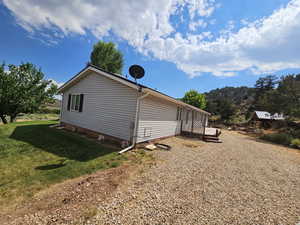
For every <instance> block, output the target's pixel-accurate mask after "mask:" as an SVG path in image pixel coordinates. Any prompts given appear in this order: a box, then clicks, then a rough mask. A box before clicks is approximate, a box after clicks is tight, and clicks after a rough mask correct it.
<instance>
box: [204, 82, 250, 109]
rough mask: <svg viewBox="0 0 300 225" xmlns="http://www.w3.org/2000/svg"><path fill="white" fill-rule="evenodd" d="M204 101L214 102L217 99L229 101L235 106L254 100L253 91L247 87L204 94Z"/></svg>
mask: <svg viewBox="0 0 300 225" xmlns="http://www.w3.org/2000/svg"><path fill="white" fill-rule="evenodd" d="M204 94H205V96H206V100H208V101H215V100H219V99H230V100H231V101H232V102H233V103H234V104H235V105H240V104H242V103H245V102H251V101H253V99H254V95H255V89H254V88H249V87H245V86H242V87H224V88H217V89H214V90H211V91H210V92H207V93H204Z"/></svg>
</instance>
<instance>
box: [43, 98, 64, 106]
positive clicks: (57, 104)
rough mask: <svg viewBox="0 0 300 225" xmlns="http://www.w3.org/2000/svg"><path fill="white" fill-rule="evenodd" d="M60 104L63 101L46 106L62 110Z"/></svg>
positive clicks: (56, 101)
mask: <svg viewBox="0 0 300 225" xmlns="http://www.w3.org/2000/svg"><path fill="white" fill-rule="evenodd" d="M60 104H61V100H59V99H55V102H54V103H51V104H50V103H49V104H46V106H47V107H51V108H60Z"/></svg>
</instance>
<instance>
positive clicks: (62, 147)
mask: <svg viewBox="0 0 300 225" xmlns="http://www.w3.org/2000/svg"><path fill="white" fill-rule="evenodd" d="M55 123H57V122H56V121H30V122H29V121H27V122H18V123H12V124H7V125H1V126H0V206H4V205H7V204H8V203H12V202H16V200H17V199H20V200H21V199H24V198H26V197H31V196H33V195H34V194H35V193H36V192H37V191H39V190H42V189H44V188H46V187H48V186H49V185H51V184H54V183H58V182H61V181H63V180H66V179H70V178H74V177H78V176H81V175H83V174H89V173H93V172H95V171H97V170H99V169H106V168H111V167H117V166H119V165H120V164H121V163H122V162H123V161H124V160H126V159H127V158H126V157H125V156H124V155H119V154H118V153H117V152H116V150H113V149H110V148H109V147H104V146H102V145H100V144H98V143H96V142H94V141H92V140H89V139H86V138H84V137H82V136H80V135H77V134H74V133H71V132H66V131H63V130H56V129H52V128H49V125H51V124H55Z"/></svg>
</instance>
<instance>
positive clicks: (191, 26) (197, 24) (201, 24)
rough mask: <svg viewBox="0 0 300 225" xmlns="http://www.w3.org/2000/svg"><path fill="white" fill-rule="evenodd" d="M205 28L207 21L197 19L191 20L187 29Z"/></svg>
mask: <svg viewBox="0 0 300 225" xmlns="http://www.w3.org/2000/svg"><path fill="white" fill-rule="evenodd" d="M199 27H200V28H206V27H207V23H206V22H205V21H204V20H198V21H195V22H191V23H190V24H189V29H190V30H191V31H196V30H197V28H199Z"/></svg>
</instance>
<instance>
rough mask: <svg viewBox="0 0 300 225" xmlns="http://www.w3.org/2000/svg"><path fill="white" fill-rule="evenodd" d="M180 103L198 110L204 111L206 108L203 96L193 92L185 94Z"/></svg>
mask: <svg viewBox="0 0 300 225" xmlns="http://www.w3.org/2000/svg"><path fill="white" fill-rule="evenodd" d="M182 101H183V102H185V103H187V104H190V105H192V106H195V107H197V108H200V109H204V108H205V107H206V100H205V95H203V94H201V93H199V92H197V91H195V90H190V91H188V92H186V93H185V95H184V97H183V98H182Z"/></svg>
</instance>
